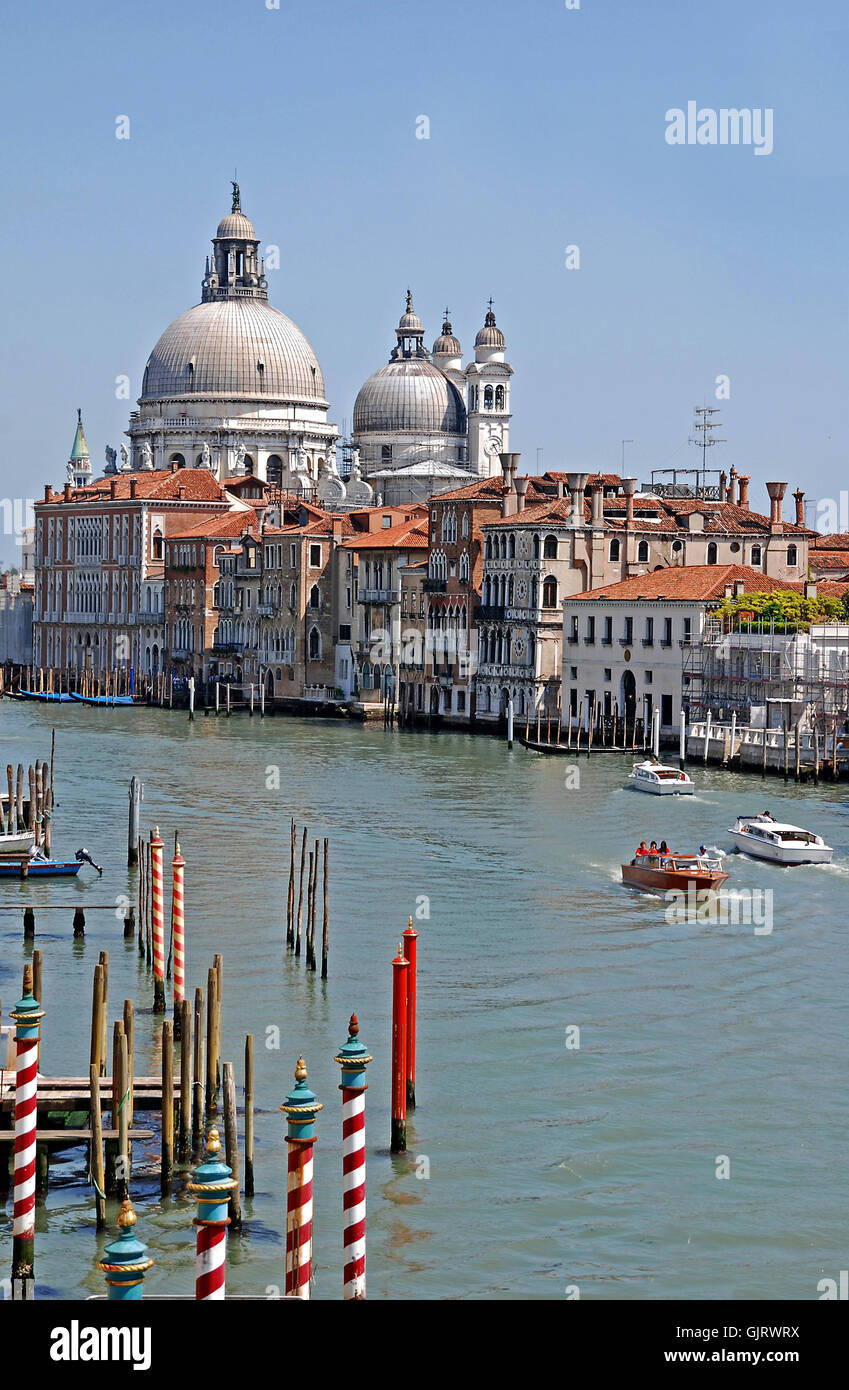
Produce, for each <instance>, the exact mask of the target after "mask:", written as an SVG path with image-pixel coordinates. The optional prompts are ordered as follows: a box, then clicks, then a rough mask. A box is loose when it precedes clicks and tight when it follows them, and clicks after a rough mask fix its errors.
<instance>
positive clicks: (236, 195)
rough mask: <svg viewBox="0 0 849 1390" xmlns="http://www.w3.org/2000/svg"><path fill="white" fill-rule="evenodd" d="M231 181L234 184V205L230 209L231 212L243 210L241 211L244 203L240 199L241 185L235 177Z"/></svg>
mask: <svg viewBox="0 0 849 1390" xmlns="http://www.w3.org/2000/svg"><path fill="white" fill-rule="evenodd" d="M230 182H231V183H232V185H233V206H232V207H231V209H230V211H231V212H241V211H242V204H241V202H240V201H239V185H238V184H237V183H236V180H235V179H231V180H230Z"/></svg>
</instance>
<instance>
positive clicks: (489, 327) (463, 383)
mask: <svg viewBox="0 0 849 1390" xmlns="http://www.w3.org/2000/svg"><path fill="white" fill-rule="evenodd" d="M395 333H396V339H397V341H396V345H395V347H394V348H393V349H392V352H391V353H390V356H389V361H388V363H386V364H385V365H384V366H382V367H380V368H379V369H378V370H377V371H376V372H374V373H373V375H372V376H370V377H369V379H368V380H367V381H366V382H365V384H364V385H363V386H362V388H361V389H360V391H359V393H358V395H357V398H356V401H355V403H354V436H353V440H354V447H355V449H356V452H357V456H358V458H359V460H360V462H361V465H362V470H363V475H364V477H365V478H366V480H367V481H368V482H370V483H372V484H373V486H374V487H375V489H376V490H377V491H378V492H379V493H380V495H381V497H382V499H383V500H384V501H386V502H393V503H394V502H404V501H425V500H427V498H428V497H430V496H432V495H433V494H434V493H437V492H442V491H447V490H448V489H450V488H454V487H456V486H458V484H461V483H462V479H463V477H464V476H465V477H466V478H468V477H469V476H470V475H471V476H474V477H489V476H491V475H492V474H493V473H495V474H497V473H498V470H499V463H498V455H499V453H500V452H502V451H505V450H507V449H508V448H509V429H510V419H511V409H510V378H511V377H512V375H513V368H512V367H511V366H510V365H509V364H508V363H507V362H506V360H505V342H504V334H503V333H502V331H501V329H500V328H499V327H498V326H497V324H496V322H495V315H494V313H493V312H492V305H491V303H490V307H489V310H488V312H487V314H486V317H485V320H484V324H483V327H482V328H481V329H480V331H479V332H478V334H477V337H476V338H475V355H474V361H472V362H470V363H469V364H468V366H467V367H465V369H464V367H463V361H462V357H463V353H462V347H461V345H460V342H459V340H458V339H457V338H456V337H455V336H454V331H453V328H452V325H451V322H450V320H449V319H448V317H447V314H446V318H445V321H444V323H443V325H442V332H441V334H440V335H439V337H438V338H437V339H436V341H435V342H434V344H433V351H432V353H431V352H428V350H427V348H426V347H425V345H424V337H425V332H424V328H423V326H422V321H421V319H420V318H419V316H418V314H417V313H416V312H415V309H414V307H413V298H412V295H411V294H410V292H409V290H408V291H407V303H406V308H405V310H404V313H403V314H402V315H401V319H400V321H399V324H398V327H397V329H396V330H395Z"/></svg>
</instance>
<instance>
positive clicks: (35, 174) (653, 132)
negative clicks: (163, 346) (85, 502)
mask: <svg viewBox="0 0 849 1390" xmlns="http://www.w3.org/2000/svg"><path fill="white" fill-rule="evenodd" d="M570 3H571V4H572V5H573V6H574V5H576V4H577V8H569V7H568V4H567V3H564V0H523V3H521V4H517V3H516V2H515V0H512V2H511V0H487V3H480V0H466V3H463V4H457V3H456V0H452V3H443V0H432V3H429V4H423V3H417V4H409V3H407V4H399V3H397V0H393V3H387V0H369V2H368V3H367V4H363V3H358V4H355V3H352V2H351V0H330V2H329V3H325V2H324V0H311V3H310V4H308V5H304V4H302V3H301V4H297V5H296V4H292V3H289V0H279V7H278V8H275V0H239V3H237V4H235V5H234V4H232V3H229V4H223V3H219V0H205V2H204V3H203V4H201V3H199V2H198V0H177V3H174V0H171V3H168V4H165V3H162V2H161V0H146V3H145V4H144V5H140V4H135V5H133V4H126V3H124V4H117V5H116V4H115V3H114V0H112V2H111V3H86V0H81V3H79V4H77V5H74V6H68V5H67V3H61V4H60V3H55V0H41V3H39V4H38V5H37V6H31V7H25V6H23V5H17V6H16V7H15V8H14V9H13V10H7V12H6V18H5V21H4V35H3V37H4V50H5V51H4V54H3V58H2V63H3V80H2V83H0V109H2V114H3V123H4V135H5V139H4V142H3V155H2V162H3V186H4V190H5V195H6V196H5V199H4V205H5V206H4V217H3V229H2V231H3V236H2V240H3V248H2V249H3V261H2V265H3V274H4V278H5V284H4V293H3V310H4V315H3V317H4V332H3V334H2V340H1V341H0V351H2V362H0V369H1V370H2V382H3V391H2V397H0V502H3V501H4V500H5V505H4V507H3V516H2V523H3V529H4V531H5V534H3V535H0V559H6V560H7V561H8V560H10V559H12V560H14V557H15V537H14V534H11V532H10V523H9V516H10V514H11V512H12V508H11V506H10V505H9V504H10V503H11V502H12V501H13V500H14V499H18V501H19V502H20V500H21V499H26V498H29V497H35V498H37V497H39V496H41V495H42V492H43V487H44V484H45V483H46V482H50V483H52V484H53V485H54V486H59V485H61V484H62V483H63V482H64V480H65V464H66V462H67V459H68V456H69V453H70V449H71V445H72V442H73V435H74V425H75V421H76V410H77V407H78V406H79V407H81V408H82V411H83V419H84V423H85V428H86V434H87V437H88V442H89V445H90V449H91V454H92V461H93V464H94V466H95V468H96V470H97V471H98V472H99V471H101V469H102V466H103V463H104V449H105V447H106V445H111V446H112V447H115V448H117V447H118V445H119V444H120V443H121V441H122V439H123V438H124V430H125V429H126V425H127V416H128V413H129V411H130V410H131V409H134V408H135V400H136V397H137V396H138V394H139V391H140V388H141V378H142V373H143V371H144V365H145V362H146V361H147V358H148V356H149V354H150V351H151V349H152V347H153V345H154V343H155V342H156V340H157V338H158V337H159V335H160V333H161V332H162V331H163V330H164V328H165V327H166V326H167V325H168V324H169V323H170V322H171V321H172V320H173V319H175V318H177V317H178V316H179V315H180V314H181V313H182V312H183V311H184V310H185V309H187V308H188V307H190V305H192V304H195V303H197V302H198V300H199V299H200V280H201V275H202V272H203V266H204V258H205V256H206V254H207V252H208V251H209V250H210V239H211V237H212V236H213V234H214V232H215V228H216V225H217V223H218V221H219V219H220V218H221V216H223V215H224V213H225V212H227V211H228V210H229V206H230V180H231V178H232V177H233V172H234V169H235V170H237V171H238V181H239V184H240V187H241V195H242V207H243V210H244V211H245V212H246V213H247V215H248V216H249V217H250V218H251V219H252V221H253V222H254V225H255V227H256V229H257V234H258V236H259V237H260V238H261V239H262V241H263V243H265V244H268V243H271V244H274V245H277V246H279V247H280V268H279V269H277V270H274V271H271V272H270V274H269V297H270V300H271V302H272V303H273V304H274V305H275V306H276V307H277V308H279V309H282V310H283V311H284V312H285V313H286V314H288V315H289V317H290V318H292V319H293V320H294V321H295V323H297V325H298V326H299V328H300V329H301V330H302V331H303V332H304V333H305V335H306V337H307V338H308V339H309V341H310V343H311V344H312V346H313V349H314V350H315V352H316V354H317V356H318V359H319V362H320V363H321V366H322V370H323V372H324V377H325V383H326V387H327V394H328V399H329V400H330V403H331V411H330V419H331V420H333V421H335V422H336V423H337V424H338V426H339V427H340V429H341V428H343V427H346V428H347V430H348V431H350V426H351V417H352V412H353V404H354V399H355V397H356V393H357V391H358V389H359V387H360V386H361V385H362V383H363V382H364V381H365V380H366V378H367V377H368V376H369V375H370V374H371V373H372V372H373V371H375V370H376V369H377V368H378V367H380V366H381V365H382V364H383V363H384V362H385V361H386V360H387V359H388V355H389V351H390V349H391V347H392V346H393V345H394V342H395V336H394V329H395V325H396V324H397V321H398V318H399V316H400V314H401V312H402V310H403V303H404V294H405V291H406V289H407V286H408V285H409V286H410V288H411V289H412V292H413V297H414V302H415V307H416V310H417V312H418V313H419V315H420V316H421V318H422V320H423V322H424V326H425V330H426V335H427V336H426V340H425V341H426V343H427V344H428V345H431V344H432V342H433V339H434V338H435V337H436V336H437V334H438V333H439V330H440V326H441V322H442V313H443V309H444V307H445V306H446V305H448V306H449V307H450V309H451V319H452V322H453V325H454V331H455V333H456V335H457V336H458V337H459V339H460V341H461V343H462V345H463V349H464V360H468V358H469V357H470V356H471V353H472V349H473V344H474V335H475V333H476V331H477V329H478V328H479V327H480V326H481V324H482V322H483V316H484V313H485V311H486V302H487V300H488V299H489V297H490V296H492V299H493V303H494V309H495V313H496V317H497V321H498V324H499V326H500V327H501V328H502V329H503V331H504V333H505V336H506V341H507V352H506V355H507V360H508V361H509V362H510V363H511V364H512V366H513V367H514V369H515V376H514V378H513V384H512V407H513V421H512V425H511V448H512V449H513V450H515V451H517V452H520V453H521V454H522V464H521V465H520V467H521V469H522V471H524V470H525V469H527V470H528V471H530V472H535V471H537V467H538V465H539V467H540V468H541V469H543V470H544V469H555V468H556V469H575V470H583V471H590V470H596V469H599V470H604V471H616V472H621V471H622V462H623V458H624V464H625V468H624V471H625V472H626V473H628V474H634V475H636V476H637V477H639V479H640V481H641V482H642V481H648V480H649V478H650V475H651V470H652V469H654V468H663V467H672V466H679V467H681V466H690V467H692V466H694V465H695V464H696V462H697V460H698V457H699V456H698V454H697V451H696V449H695V448H694V447H693V446H691V445H690V444H689V443H688V439H689V438H691V437H692V434H693V431H692V422H693V410H694V407H695V406H697V405H704V404H706V405H709V406H718V407H719V411H720V413H719V415H717V416H715V417H714V419H716V420H718V421H720V422H721V429H717V430H716V431H715V433H716V435H717V436H719V437H720V438H721V439H722V440H724V441H726V442H724V443H722V444H721V445H717V447H716V448H714V449H713V450H712V453H711V455H710V456H709V462H710V463H711V464H712V465H713V466H715V467H724V468H725V469H726V470H727V469H729V468H730V466H731V465H732V464H734V465H736V467H737V469H738V471H740V472H745V473H749V474H751V476H752V488H751V501H752V504H753V505H754V506H755V507H756V508H758V509H767V503H766V493H765V490H764V488H763V483H764V482H765V481H766V480H767V479H773V478H779V479H784V480H787V481H788V482H789V484H790V490H791V491H792V489H793V488H794V487H796V486H797V485H799V486H801V487H803V488H804V489H805V491H806V495H807V497H808V498H809V499H810V500H811V502H812V503H813V504H814V506H813V507H812V510H811V512H810V513H809V518H810V520H811V521H812V522H813V521H815V519H816V518H815V515H814V510H815V504H816V500H817V499H826V498H832V499H836V500H839V497H840V492H841V491H842V490H845V489H846V488H849V469H847V456H849V420H847V365H849V364H848V363H847V345H848V344H847V337H848V336H849V285H847V245H846V222H847V179H848V178H849V99H847V83H846V60H847V55H848V54H849V10H847V7H846V6H845V4H841V3H838V0H821V2H820V3H817V0H808V3H807V4H805V5H800V4H798V3H788V0H703V3H700V4H692V3H688V0H675V2H674V3H673V0H653V3H651V4H647V5H645V4H644V5H641V4H635V3H634V2H633V0H627V2H626V0H615V3H609V0H604V2H603V0H570ZM691 101H692V102H694V103H696V109H697V110H698V111H702V112H709V111H716V112H719V111H720V110H721V109H722V108H736V109H741V108H745V109H747V110H752V111H756V112H764V113H765V112H767V111H771V112H772V117H771V121H772V142H771V143H772V150H771V152H769V153H766V150H767V145H766V144H763V146H762V147H763V149H764V151H765V152H764V153H760V154H759V153H757V152H756V147H755V145H754V144H748V145H745V144H739V145H736V146H735V145H731V144H724V145H721V144H708V143H693V144H671V143H670V142H669V140H668V139H667V135H668V134H669V133H670V132H671V129H672V126H671V121H667V112H670V111H672V110H675V109H680V110H682V111H686V109H687V105H688V102H691ZM423 117H426V118H427V123H425V122H424V121H423V120H422V119H421V118H423ZM121 118H128V121H129V138H128V139H118V138H116V132H117V131H118V130H126V123H125V122H122V121H121ZM763 119H764V120H766V119H767V117H766V116H764V117H763ZM703 128H704V130H705V131H708V133H709V123H708V118H707V117H706V118H705V123H704V127H703ZM417 131H418V132H419V133H420V134H422V133H426V134H427V136H428V138H417ZM569 247H571V248H577V255H576V253H575V251H574V250H572V251H571V252H569V253H568V254H567V248H569ZM261 250H262V248H261ZM567 261H568V262H570V263H571V264H570V265H567ZM120 377H129V381H130V387H129V394H130V399H123V398H121V396H120V392H121V386H120V385H118V386H117V387H116V380H117V379H118V378H120ZM723 379H727V380H723ZM717 392H719V393H720V395H719V396H717ZM623 440H627V441H629V442H627V443H626V444H624V446H623V443H622V441H623ZM790 505H791V506H792V504H790ZM786 511H787V514H788V515H790V509H789V507H787V508H786ZM847 527H849V518H847V520H846V526H845V527H844V529H846V528H847Z"/></svg>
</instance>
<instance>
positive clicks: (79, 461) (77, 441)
mask: <svg viewBox="0 0 849 1390" xmlns="http://www.w3.org/2000/svg"><path fill="white" fill-rule="evenodd" d="M68 482H69V483H71V484H72V486H73V487H87V486H88V484H89V483H90V482H91V459H90V458H89V456H88V444H87V443H86V437H85V430H84V429H83V413H82V411H81V410H78V411H77V429H76V433H75V435H74V447H73V448H72V450H71V457H70V459H69V460H68Z"/></svg>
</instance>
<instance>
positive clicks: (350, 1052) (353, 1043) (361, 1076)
mask: <svg viewBox="0 0 849 1390" xmlns="http://www.w3.org/2000/svg"><path fill="white" fill-rule="evenodd" d="M333 1060H334V1062H338V1063H339V1065H340V1067H341V1068H342V1084H341V1086H340V1087H339V1090H340V1091H355V1090H356V1091H365V1090H367V1089H368V1086H367V1083H366V1067H367V1066H368V1064H369V1062H373V1061H374V1058H373V1057H372V1056H371V1054H370V1053H369V1052H368V1050H367V1049H366V1048H365V1047H363V1045H362V1043H361V1042H360V1024H359V1019H358V1018H357V1015H356V1014H351V1021H350V1023H349V1024H348V1041H347V1042H346V1043H345V1046H344V1047H340V1049H339V1053H338V1055H337V1056H336V1057H334V1058H333Z"/></svg>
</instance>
